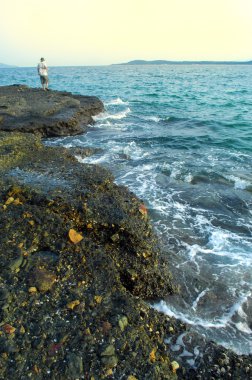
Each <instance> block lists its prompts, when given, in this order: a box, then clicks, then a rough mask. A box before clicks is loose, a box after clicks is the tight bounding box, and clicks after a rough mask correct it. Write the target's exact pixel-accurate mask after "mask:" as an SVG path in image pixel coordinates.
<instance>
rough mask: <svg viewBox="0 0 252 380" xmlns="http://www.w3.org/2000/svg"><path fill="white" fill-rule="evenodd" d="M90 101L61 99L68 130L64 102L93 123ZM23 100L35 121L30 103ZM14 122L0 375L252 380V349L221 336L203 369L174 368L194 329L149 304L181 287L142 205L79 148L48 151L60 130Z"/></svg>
mask: <svg viewBox="0 0 252 380" xmlns="http://www.w3.org/2000/svg"><path fill="white" fill-rule="evenodd" d="M10 87H12V88H11V90H15V89H17V88H16V87H15V86H10ZM19 89H20V88H19ZM22 89H23V90H22V91H21V92H19V95H21V97H22V96H23V95H24V94H25V93H26V89H25V88H24V86H22ZM40 93H41V90H38V91H37V94H40ZM54 93H57V92H55V91H51V92H50V95H53V94H54ZM1 95H2V94H1V87H0V102H1V105H4V106H5V107H7V108H4V115H3V116H2V117H3V118H4V117H6V116H5V115H6V113H8V112H12V111H13V108H14V106H15V102H14V101H13V100H14V99H15V97H13V96H12V97H11V100H10V101H9V103H8V104H6V103H5V104H3V103H4V101H6V98H4V99H3V97H2V98H1ZM48 96H49V95H48ZM64 96H65V98H64ZM67 97H71V95H70V94H69V93H68V94H67ZM82 98H83V97H80V96H78V99H76V97H75V96H72V98H71V100H68V103H67V102H65V100H66V95H62V99H64V102H63V103H64V106H63V107H62V112H61V111H60V110H59V109H55V110H56V111H55V112H57V117H59V115H60V116H61V123H56V124H57V128H58V132H59V133H62V131H61V130H60V129H59V126H62V128H63V127H64V128H65V126H66V122H65V121H66V114H67V112H66V111H67V107H66V103H67V104H70V105H71V107H70V109H71V110H73V109H74V110H75V114H74V115H73V113H71V118H70V119H71V122H72V123H73V119H74V121H75V122H76V123H73V124H74V127H76V126H77V124H78V122H79V121H80V120H81V121H80V123H79V124H80V126H81V127H84V126H83V125H82V123H83V116H85V115H84V110H85V106H82V108H81V110H80V109H79V105H78V104H77V103H76V100H77V101H81V99H82ZM21 103H22V102H21ZM35 103H36V99H35V97H33V99H32V104H33V105H34V107H35ZM26 105H27V103H26ZM73 105H74V107H73ZM18 107H19V108H18V109H19V110H20V113H21V118H22V121H24V119H25V120H26V122H27V121H28V124H29V121H30V119H29V117H26V118H24V115H23V111H24V108H25V106H24V103H23V106H22V107H23V108H22V107H20V102H19V103H18ZM35 108H36V107H35ZM52 108H53V107H52ZM52 108H51V109H52ZM46 110H47V109H44V111H46ZM90 110H91V113H93V114H95V113H96V112H97V111H95V110H94V108H92V107H91V109H90V108H89V113H90ZM7 111H8V112H7ZM68 115H69V114H68ZM76 115H78V117H80V119H78V117H77V116H76ZM0 117H1V114H0ZM15 117H16V116H15V115H9V116H8V117H6V119H7V121H8V123H7V124H8V126H9V129H11V130H12V131H11V132H6V131H5V132H1V145H0V150H1V157H2V159H1V162H0V163H1V201H0V203H1V208H2V212H1V226H2V229H3V230H4V231H5V235H4V238H3V240H2V252H1V256H2V259H1V269H2V272H1V273H2V277H1V286H0V291H1V292H0V301H1V322H0V329H1V336H0V339H1V343H2V344H1V347H2V349H1V350H2V352H1V354H2V356H1V359H0V360H1V364H2V368H3V369H2V370H1V371H2V373H0V378H1V376H3V377H2V378H4V377H5V378H9V379H18V378H20V379H21V378H27V376H28V375H29V377H30V378H34V379H35V378H36V379H40V378H41V379H44V378H45V379H46V378H48V379H51V378H52V379H53V378H62V379H64V378H69V379H75V378H77V377H79V378H84V377H83V376H86V377H85V378H88V379H92V378H94V379H100V378H114V379H119V378H125V379H131V380H133V379H134V378H135V379H176V378H179V379H195V378H198V379H208V378H209V379H210V378H216V379H217V378H233V379H238V378H239V376H240V377H243V378H244V379H245V378H248V379H249V378H250V375H251V371H252V366H251V364H250V363H251V355H250V356H240V357H239V356H238V355H236V354H234V353H232V352H231V351H229V350H226V349H224V348H223V347H221V346H217V345H215V344H213V343H211V342H205V343H204V350H205V353H204V355H203V357H201V358H200V357H199V358H198V363H197V364H198V368H197V369H193V368H189V367H186V366H185V363H184V362H183V361H181V362H179V363H178V364H179V368H178V369H177V368H175V367H176V366H177V364H175V363H174V360H175V359H176V360H177V358H176V357H175V356H176V355H175V354H174V352H173V351H172V347H171V346H172V344H174V342H173V341H174V340H176V339H177V338H178V337H179V336H181V334H184V332H185V331H186V329H187V327H186V325H185V324H183V323H181V322H180V321H177V320H175V319H174V318H171V317H168V316H165V315H163V314H160V313H158V312H157V311H155V310H153V309H151V308H150V307H149V306H148V304H146V300H148V299H160V298H161V297H163V296H164V295H168V294H169V293H173V292H174V291H175V289H174V286H173V283H172V280H171V278H170V275H169V268H168V263H167V262H165V261H163V260H162V258H161V256H160V252H159V249H158V242H157V241H156V237H155V235H154V234H153V231H152V227H151V226H150V224H149V217H148V210H147V209H146V207H145V206H144V204H143V202H142V201H141V200H139V199H138V198H137V197H136V196H135V195H134V194H133V193H131V192H130V191H129V190H128V189H126V188H125V187H123V186H117V185H115V184H114V182H113V177H112V175H111V173H109V172H108V171H107V170H106V169H104V168H101V167H99V166H97V165H88V164H80V163H78V162H77V160H76V159H75V157H74V151H73V152H69V151H68V150H67V149H64V148H55V147H54V148H49V147H45V146H44V145H43V144H42V141H41V136H48V135H50V133H51V132H48V131H49V127H48V125H49V124H46V123H45V128H46V134H45V132H43V131H41V123H40V124H39V125H40V127H39V128H35V135H34V134H32V133H24V128H25V127H24V123H23V124H22V123H20V122H17V119H16V121H15V122H14V118H15ZM36 117H38V116H36ZM50 117H51V115H50ZM11 118H12V119H11ZM43 120H45V119H43ZM50 120H51V119H50ZM11 122H12V123H13V124H15V128H14V129H15V130H17V131H18V128H17V127H18V126H19V127H20V126H21V127H20V130H21V131H22V132H21V133H20V132H17V131H14V130H13V128H10V125H11V124H10V123H11ZM3 123H4V120H2V123H1V124H0V126H2V125H3ZM50 123H51V124H50V127H52V128H53V131H54V132H53V133H54V134H53V135H55V130H56V129H55V123H52V122H51V121H50ZM69 124H71V123H69ZM33 125H35V124H33ZM71 125H72V124H71ZM78 128H79V125H78ZM26 131H27V130H26ZM64 131H65V132H64V133H66V132H67V128H65V129H64ZM33 133H34V131H33ZM48 133H49V134H48ZM90 153H92V152H90ZM88 154H89V153H88ZM70 230H74V232H73V236H72V235H71V234H70ZM79 239H81V240H79ZM32 288H33V289H32ZM35 289H36V290H35ZM13 329H14V330H13ZM169 339H170V342H172V344H170V343H169ZM194 339H195V340H197V339H198V341H199V339H200V338H199V337H194ZM165 341H166V342H167V344H166V343H165ZM209 357H210V359H209ZM176 360H175V361H176ZM13 362H14V364H13ZM24 366H25V367H26V369H25V367H24ZM27 368H28V369H27ZM223 369H224V370H223ZM24 371H26V372H24ZM48 371H50V373H48ZM229 374H231V376H229ZM22 376H23V377H22ZM25 376H26V377H25ZM64 376H65V377H64ZM122 376H124V377H122Z"/></svg>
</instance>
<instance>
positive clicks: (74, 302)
mask: <svg viewBox="0 0 252 380" xmlns="http://www.w3.org/2000/svg"><path fill="white" fill-rule="evenodd" d="M79 304H80V301H79V300H74V301H71V302H69V303H68V304H67V308H68V309H71V310H73V309H74V308H75V307H76V306H78V305H79Z"/></svg>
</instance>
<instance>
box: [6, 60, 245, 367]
mask: <svg viewBox="0 0 252 380" xmlns="http://www.w3.org/2000/svg"><path fill="white" fill-rule="evenodd" d="M251 71H252V66H246V65H244V66H243V65H235V66H230V65H228V66H225V65H221V66H218V65H211V66H207V65H204V66H201V65H190V66H186V65H183V66H176V65H171V66H135V67H132V66H107V67H69V68H56V67H55V68H51V78H50V79H51V88H52V89H56V90H67V91H71V92H73V93H78V94H83V95H95V96H98V97H100V99H101V100H102V101H103V102H104V104H105V107H106V110H105V112H104V113H103V114H101V115H98V116H97V117H96V124H95V125H94V126H92V127H90V130H89V132H88V133H87V134H85V135H80V136H75V137H65V138H60V139H53V140H50V141H48V142H47V144H50V145H63V146H65V147H73V146H77V147H82V146H90V147H93V148H101V149H102V150H101V151H99V152H98V153H96V154H95V155H93V156H91V157H87V158H84V159H81V158H79V160H80V161H81V162H88V163H98V164H102V165H104V166H106V167H108V168H109V169H110V170H111V171H112V172H113V174H114V175H115V178H116V182H117V183H118V184H124V185H126V186H128V187H129V188H130V189H131V190H132V191H134V192H135V193H136V194H137V195H138V196H139V197H140V198H141V199H143V200H144V202H145V203H146V205H147V207H148V209H149V214H150V216H151V219H152V222H153V224H154V226H155V229H156V231H157V233H158V235H159V237H160V241H161V245H162V250H163V252H164V254H165V255H167V257H168V258H169V263H170V267H171V271H172V272H173V275H174V279H175V281H176V282H177V283H178V284H179V285H180V287H181V294H180V295H176V296H173V297H169V299H166V300H162V301H161V302H159V303H157V304H155V305H154V307H155V308H156V309H158V310H160V311H161V312H164V313H167V314H169V315H174V316H176V317H178V318H180V319H182V320H184V321H186V322H188V323H189V324H190V325H191V326H192V327H191V329H192V330H193V331H196V332H200V333H201V334H204V335H205V336H206V337H207V338H208V339H211V340H214V341H216V342H217V343H221V344H223V345H224V346H225V347H229V348H232V349H233V350H234V351H236V352H237V353H244V354H248V353H251V352H252V343H251V342H252V298H251V297H252V296H251V285H252V273H251V263H252V175H251V167H252V116H251V115H252V112H251V111H252V75H251ZM0 83H1V84H12V83H24V84H27V85H30V86H38V85H39V83H38V78H37V76H36V70H35V69H32V68H27V69H26V68H20V69H3V70H1V71H0ZM189 360H190V359H189Z"/></svg>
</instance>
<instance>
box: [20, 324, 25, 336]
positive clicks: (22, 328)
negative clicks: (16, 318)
mask: <svg viewBox="0 0 252 380" xmlns="http://www.w3.org/2000/svg"><path fill="white" fill-rule="evenodd" d="M19 331H20V333H21V334H24V333H25V328H24V326H21V327H20V330H19Z"/></svg>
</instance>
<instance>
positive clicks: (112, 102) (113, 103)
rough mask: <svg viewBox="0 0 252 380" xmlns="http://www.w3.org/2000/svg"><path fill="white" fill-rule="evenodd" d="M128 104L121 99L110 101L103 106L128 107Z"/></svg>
mask: <svg viewBox="0 0 252 380" xmlns="http://www.w3.org/2000/svg"><path fill="white" fill-rule="evenodd" d="M128 104H129V102H124V101H123V100H122V99H121V98H116V99H112V100H110V101H109V102H105V106H115V105H128Z"/></svg>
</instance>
